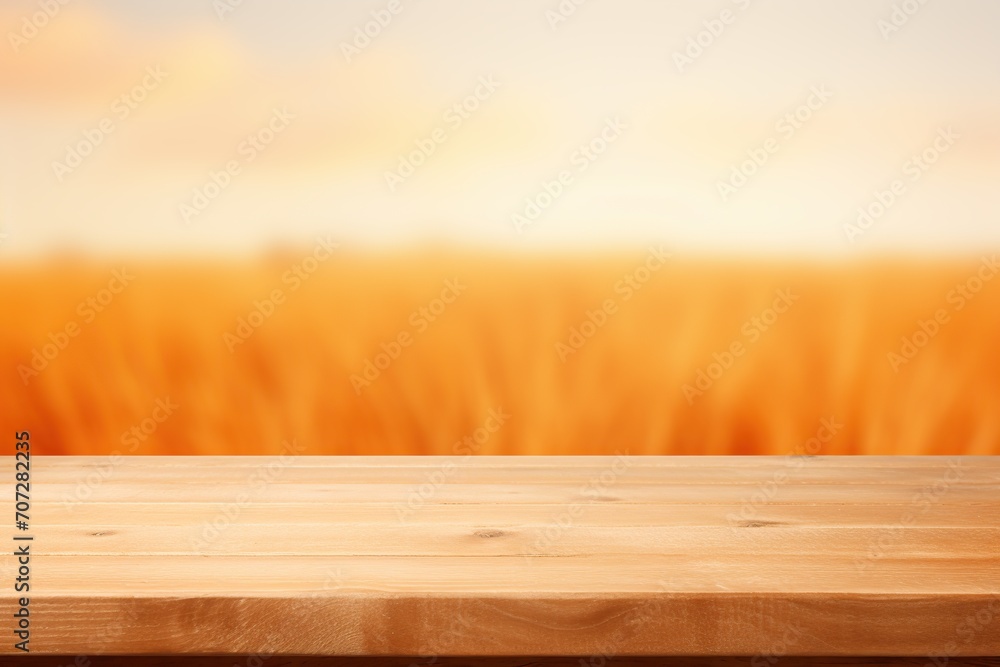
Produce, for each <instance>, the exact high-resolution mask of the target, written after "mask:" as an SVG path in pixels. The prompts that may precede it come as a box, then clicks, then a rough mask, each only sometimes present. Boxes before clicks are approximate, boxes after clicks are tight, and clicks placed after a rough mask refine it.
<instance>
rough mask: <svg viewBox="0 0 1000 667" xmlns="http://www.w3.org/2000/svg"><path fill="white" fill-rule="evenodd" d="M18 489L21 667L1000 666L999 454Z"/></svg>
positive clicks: (83, 472)
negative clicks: (551, 660)
mask: <svg viewBox="0 0 1000 667" xmlns="http://www.w3.org/2000/svg"><path fill="white" fill-rule="evenodd" d="M2 466H3V475H4V476H3V479H4V482H3V484H4V486H5V488H4V491H3V493H4V495H3V497H4V498H7V499H8V501H7V502H8V503H9V506H10V514H11V515H12V518H13V514H14V508H13V504H14V481H13V480H14V474H15V471H14V463H13V461H12V460H10V459H9V458H8V460H5V461H4V462H3V464H2ZM30 495H31V501H30V502H31V510H30V527H29V528H28V530H26V531H18V530H16V529H15V527H14V526H13V523H11V524H10V528H9V534H10V536H9V537H8V538H6V539H7V540H8V544H14V545H20V544H30V553H31V556H30V614H31V616H30V618H31V626H30V628H31V635H30V637H31V644H30V647H31V652H32V653H33V654H56V653H58V654H88V655H99V654H160V655H169V654H181V653H186V654H223V655H237V654H238V655H248V654H258V655H272V654H282V655H346V656H365V655H367V656H386V655H389V656H391V655H403V656H424V657H428V656H430V657H433V656H448V655H459V656H461V655H467V656H517V655H532V656H546V655H569V656H590V657H591V658H595V657H598V658H600V657H609V656H625V655H632V656H649V655H692V656H697V655H702V656H737V655H742V656H754V655H757V656H765V657H768V656H770V657H775V656H782V655H798V656H924V657H926V656H945V657H955V656H989V655H1000V457H954V458H944V457H897V458H888V457H805V456H783V457H634V456H629V455H627V454H622V455H619V456H615V457H516V458H515V457H466V456H456V457H306V456H291V455H287V456H282V457H274V458H265V457H125V458H120V457H116V458H107V457H34V458H32V460H31V489H30ZM14 536H18V537H31V538H32V539H31V540H30V542H28V541H25V540H22V541H19V542H11V541H10V539H11V537H14ZM4 551H5V555H4V556H3V557H2V559H0V564H2V577H3V579H4V583H3V589H2V590H3V593H2V596H3V607H2V608H3V610H4V612H3V614H2V615H0V618H3V619H7V620H6V621H2V620H0V634H2V636H5V637H8V640H6V641H4V642H3V644H2V645H0V652H2V653H15V652H16V650H15V649H14V646H13V644H14V641H13V640H11V639H10V637H11V636H12V635H11V631H12V630H13V629H14V619H13V617H12V615H11V614H9V613H8V610H11V609H14V608H15V607H16V605H17V599H18V597H19V596H20V595H23V594H17V593H15V592H14V589H13V582H14V580H15V578H16V576H17V572H18V567H19V565H18V562H17V557H16V556H14V555H13V552H14V548H11V549H5V550H4ZM765 662H766V665H765V664H764V663H761V665H762V667H769V666H770V665H771V664H772V662H771V661H770V660H769V659H768V660H766V661H765Z"/></svg>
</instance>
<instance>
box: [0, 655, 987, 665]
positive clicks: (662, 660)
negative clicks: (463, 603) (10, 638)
mask: <svg viewBox="0 0 1000 667" xmlns="http://www.w3.org/2000/svg"><path fill="white" fill-rule="evenodd" d="M80 657H82V658H83V659H84V660H86V662H83V661H82V660H81V661H79V662H76V660H77V656H72V657H63V656H60V657H43V656H38V657H28V658H21V659H20V661H19V662H18V664H21V665H29V666H30V667H70V666H73V667H75V666H76V665H79V666H80V667H242V666H244V665H245V666H246V667H256V666H259V665H267V667H604V666H605V665H611V666H612V667H770V666H771V665H773V664H775V662H776V659H774V658H771V659H770V660H769V659H768V658H765V657H763V656H712V657H622V656H603V655H601V656H593V657H587V658H579V657H575V656H573V657H544V656H536V657H520V656H519V657H512V658H494V657H488V658H483V657H462V658H451V657H445V656H432V657H427V656H412V657H387V658H356V657H352V658H328V657H321V658H317V657H284V656H269V655H246V656H232V657H230V656H226V657H220V656H197V657H186V656H126V657H120V656H80ZM771 660H774V662H772V661H771ZM780 660H781V667H926V666H927V665H928V664H931V665H932V666H933V665H934V664H935V663H931V662H930V661H928V659H927V658H844V657H839V658H838V657H799V656H781V658H780ZM0 664H2V663H0ZM942 664H947V666H948V667H998V666H1000V658H989V657H976V658H959V657H956V658H951V659H950V660H948V661H947V662H946V663H942Z"/></svg>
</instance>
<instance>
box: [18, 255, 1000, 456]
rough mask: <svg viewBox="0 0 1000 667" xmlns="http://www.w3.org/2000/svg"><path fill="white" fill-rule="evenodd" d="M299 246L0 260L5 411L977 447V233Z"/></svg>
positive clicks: (501, 443)
mask: <svg viewBox="0 0 1000 667" xmlns="http://www.w3.org/2000/svg"><path fill="white" fill-rule="evenodd" d="M307 256H310V255H309V254H308V251H306V252H304V253H298V254H296V253H288V254H282V255H275V256H272V257H270V258H268V259H267V260H260V261H249V260H247V261H236V260H232V261H228V262H226V261H219V260H205V261H194V260H192V261H190V262H188V263H178V262H166V261H164V262H159V263H157V262H152V261H149V260H143V261H138V260H137V261H135V262H134V263H130V262H128V261H124V262H118V263H116V264H113V265H112V264H107V265H104V264H100V265H98V264H95V263H85V262H81V261H74V260H62V261H59V262H51V263H47V264H25V265H21V266H13V267H6V268H4V269H3V270H2V271H0V280H2V282H3V289H2V292H0V293H2V296H0V301H2V305H3V311H4V313H5V314H6V325H5V326H4V328H3V331H2V334H0V335H2V340H0V355H2V368H3V369H4V373H3V376H2V378H0V386H2V395H3V413H2V420H3V422H4V427H5V430H6V431H7V432H13V431H15V430H18V431H20V430H25V429H28V430H30V431H31V432H32V442H33V444H34V447H35V451H36V453H39V454H69V453H73V454H94V455H101V454H113V453H122V454H276V453H279V452H280V451H282V448H283V447H286V446H287V445H285V444H283V443H288V442H291V441H294V442H296V443H297V447H298V448H297V450H296V451H300V452H301V453H305V454H456V455H459V454H463V455H464V454H467V453H480V454H612V453H615V452H625V451H628V452H629V453H631V454H786V453H791V452H799V453H801V452H803V448H804V445H805V443H808V442H810V439H811V438H818V440H812V441H811V442H812V443H814V444H816V445H817V447H814V448H813V449H812V450H810V452H809V453H822V454H859V453H863V454H945V453H966V454H997V453H1000V348H998V341H1000V280H997V281H992V282H991V281H989V280H985V281H984V280H983V278H982V277H978V278H977V276H984V275H986V274H987V273H989V272H988V271H987V270H986V269H984V266H988V264H987V265H984V264H983V260H982V259H981V258H978V257H971V258H969V259H968V260H949V261H929V260H926V261H925V260H916V259H914V260H885V259H882V260H870V261H864V262H862V261H854V262H832V261H831V262H827V263H824V262H815V263H812V264H810V263H807V262H798V263H785V264H781V263H775V262H765V261H763V260H761V261H756V262H754V261H749V260H747V261H736V260H727V261H724V260H714V261H705V260H704V259H697V258H681V257H671V258H670V259H668V260H667V261H665V262H663V263H662V264H661V265H657V266H656V267H655V268H652V269H651V268H650V261H649V256H648V255H644V254H643V253H641V252H638V253H632V254H627V253H623V254H620V255H610V254H609V255H607V256H602V257H597V256H586V257H573V256H559V257H556V256H543V255H534V256H524V255H519V256H504V255H502V254H472V253H468V252H453V253H449V252H426V253H420V254H414V253H408V254H402V253H401V254H397V255H393V254H381V255H351V254H350V253H346V252H341V251H339V250H338V251H335V252H334V253H333V255H332V256H331V257H330V258H328V259H323V260H316V259H315V258H313V259H312V260H304V258H305V257H307ZM653 263H654V264H655V262H653ZM296 267H297V269H296ZM643 267H645V269H644V268H643ZM115 270H118V271H119V272H121V271H122V270H124V271H125V275H126V276H130V278H128V279H127V280H126V282H127V284H125V285H124V286H122V285H120V284H112V285H111V286H112V287H115V288H116V289H118V288H120V287H123V289H120V290H118V292H117V293H115V291H113V290H111V289H109V283H111V282H112V281H113V273H112V272H113V271H115ZM977 280H978V281H979V282H977ZM970 281H971V282H970ZM119 282H120V281H119ZM977 285H978V286H979V288H980V289H978V290H977V291H975V292H973V291H971V288H972V287H975V286H977ZM956 289H958V291H956ZM275 290H278V292H277V293H276V292H275ZM449 290H450V291H449ZM782 291H784V293H785V294H786V295H789V294H790V295H794V300H792V301H788V300H787V299H786V302H787V303H790V305H786V302H782V301H780V298H781V297H780V294H781V293H782ZM276 294H280V296H281V298H280V299H274V300H273V301H271V298H272V297H273V296H275V295H276ZM963 294H965V296H963ZM627 295H628V296H627ZM442 297H444V298H442ZM88 299H93V300H94V301H90V302H88ZM267 301H271V303H272V306H273V307H268V306H267V303H266V302H267ZM449 301H450V302H449ZM255 304H256V305H255ZM260 304H263V306H261V305H260ZM607 304H611V305H613V308H607V309H605V306H606V305H607ZM959 304H961V307H959ZM98 307H99V308H98ZM777 307H780V308H781V309H782V310H784V311H785V312H780V313H779V312H777ZM772 308H775V310H774V311H770V310H769V309H772ZM255 309H256V310H258V311H259V312H260V311H263V312H265V313H267V314H266V315H264V314H262V315H252V312H253V311H254V310H255ZM421 309H424V310H423V311H422V310H421ZM598 311H600V312H598ZM588 312H589V313H590V314H591V315H590V316H588ZM595 313H597V314H596V315H595ZM600 313H603V314H604V317H601V316H600ZM941 313H944V316H942V315H941ZM936 317H937V318H938V319H937V328H936V329H935V327H934V326H933V322H931V321H932V320H935V318H936ZM241 318H243V320H244V321H246V325H243V326H241V325H240V319H241ZM753 318H757V320H756V323H755V320H754V319H753ZM587 321H591V322H594V321H597V322H598V323H599V324H600V325H598V324H594V325H593V326H590V325H586V324H584V323H585V322H587ZM255 323H259V326H256V327H255V326H253V325H254V324H255ZM921 323H923V327H924V330H926V331H933V332H934V333H933V335H926V334H925V335H924V336H923V337H921V336H920V334H919V333H918V332H920V331H921V326H922V324H921ZM67 325H76V327H77V328H78V330H77V333H76V334H75V335H70V334H68V333H67V334H66V336H65V338H63V337H62V336H60V333H65V332H66V331H67ZM574 328H575V330H576V331H577V332H578V335H576V334H573V329H574ZM73 329H74V327H73V326H70V327H69V330H73ZM248 332H249V335H248V336H243V334H247V333H248ZM587 334H590V335H589V336H588V335H587ZM904 337H907V339H909V340H910V341H911V342H912V341H914V338H916V343H923V345H918V344H914V347H913V350H910V349H909V348H907V350H906V351H907V352H913V351H915V354H913V355H912V358H907V355H905V354H903V352H902V351H901V350H903V348H904V344H903V338H904ZM244 338H245V340H244ZM407 341H408V342H407ZM59 342H62V343H64V346H62V347H60V346H59V345H58V343H59ZM581 342H582V345H579V344H580V343H581ZM560 345H562V347H560ZM734 345H736V346H737V348H740V347H741V348H742V353H741V354H733V353H732V350H734V349H737V348H734ZM46 346H48V347H47V348H46ZM397 346H398V347H397ZM36 353H37V354H36ZM46 353H48V356H49V357H51V358H47V355H46ZM893 353H894V354H899V355H900V357H897V358H896V362H895V363H894V362H893V357H891V356H890V355H891V354H893ZM730 354H732V358H731V360H730V359H729V357H728V356H727V355H730ZM900 359H903V360H905V361H900ZM33 360H34V364H35V366H32V363H33ZM369 362H370V364H369ZM723 362H725V363H723ZM713 363H717V364H719V365H718V366H717V367H712V364H713ZM724 365H725V366H728V367H727V368H723V366H724ZM709 380H710V381H711V383H710V386H708V387H707V388H705V387H706V384H708V381H709ZM699 382H700V385H699ZM685 386H687V389H685ZM691 388H694V389H697V390H698V391H699V392H702V393H700V394H696V393H694V392H692V390H691ZM158 401H159V403H158ZM158 405H159V407H158ZM164 406H171V407H168V408H164ZM491 411H493V412H492V413H491ZM491 414H492V416H491ZM497 415H502V418H501V419H499V420H498V419H497ZM500 422H502V423H500ZM831 425H832V426H831ZM487 427H489V428H487ZM477 437H478V440H477V439H476V438H477Z"/></svg>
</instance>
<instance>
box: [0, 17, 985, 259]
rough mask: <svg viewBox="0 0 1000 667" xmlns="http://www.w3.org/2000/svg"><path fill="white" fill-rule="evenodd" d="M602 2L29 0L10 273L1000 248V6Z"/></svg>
mask: <svg viewBox="0 0 1000 667" xmlns="http://www.w3.org/2000/svg"><path fill="white" fill-rule="evenodd" d="M579 1H580V0H575V2H574V0H564V1H563V2H562V3H560V2H559V1H558V0H551V1H548V2H546V1H544V0H541V1H537V2H532V1H529V0H510V1H507V2H503V3H499V2H486V1H460V0H412V1H407V0H380V1H374V2H372V1H368V0H365V1H363V2H362V1H343V2H336V3H331V2H320V1H319V0H295V1H288V2H282V3H276V2H269V3H265V2H263V1H262V0H242V2H240V1H239V0H175V1H173V2H170V3H162V2H151V1H149V2H139V1H135V0H132V1H125V0H104V1H100V0H67V1H66V2H65V4H60V3H59V1H58V0H50V1H49V2H42V1H41V0H34V1H23V0H7V1H6V2H4V4H3V7H2V9H0V28H2V31H3V34H4V43H3V44H2V45H0V142H2V145H3V151H2V158H0V178H2V181H0V204H2V205H0V234H2V235H3V236H0V258H4V257H6V258H12V259H13V258H25V257H28V258H30V257H39V256H45V255H49V254H53V253H61V252H65V251H67V250H74V251H82V252H86V253H91V254H96V255H116V254H122V253H143V254H170V255H191V254H209V255H213V256H214V255H219V254H229V253H236V254H240V253H254V252H260V251H265V250H267V249H269V248H273V247H276V246H282V245H286V244H292V243H298V242H307V241H308V240H310V239H311V238H313V237H314V236H316V235H317V234H321V233H322V234H324V235H325V234H329V233H332V234H333V235H334V236H335V237H336V238H337V239H339V240H340V241H341V242H342V243H344V244H346V245H348V246H356V247H362V248H397V247H412V246H421V245H425V244H444V245H450V246H460V247H487V248H501V249H510V250H512V251H531V250H550V249H560V250H562V249H583V250H588V251H590V250H595V249H596V250H601V249H607V248H610V247H615V246H631V245H635V244H645V243H651V242H665V243H668V244H670V245H671V246H673V247H675V248H677V249H692V250H698V251H708V252H726V253H728V252H739V253H767V254H771V253H777V254H792V255H803V254H807V255H808V254H821V255H834V256H844V255H853V254H865V253H884V252H917V253H923V254H946V253H966V252H976V253H979V252H987V251H991V250H996V248H997V246H1000V224H998V221H997V217H996V212H997V207H996V205H995V201H994V200H995V196H996V192H997V183H998V181H1000V128H998V126H997V124H996V118H998V117H1000V40H997V39H996V38H995V34H996V26H997V25H1000V4H998V3H995V2H990V1H989V0H951V1H949V2H943V1H940V0H937V1H935V0H928V1H926V2H924V3H923V4H920V3H919V2H918V1H917V0H907V1H906V2H903V1H902V0H876V1H872V0H838V1H836V2H834V1H833V0H828V1H825V2H818V1H811V2H803V1H802V0H716V1H711V2H708V1H699V2H695V1H693V0H688V1H677V2H654V1H650V0H620V1H616V2H610V1H609V0H585V1H584V2H581V3H580V4H576V2H579ZM43 6H48V7H50V9H49V10H48V13H50V14H51V16H49V15H48V14H46V13H44V12H45V10H43V9H42V8H41V7H43ZM51 7H56V8H57V9H55V10H54V11H53V10H52V9H51ZM365 30H367V31H368V33H369V34H368V35H367V36H365V35H364V32H365ZM359 35H360V36H359Z"/></svg>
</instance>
